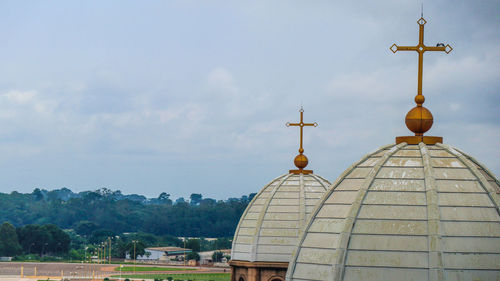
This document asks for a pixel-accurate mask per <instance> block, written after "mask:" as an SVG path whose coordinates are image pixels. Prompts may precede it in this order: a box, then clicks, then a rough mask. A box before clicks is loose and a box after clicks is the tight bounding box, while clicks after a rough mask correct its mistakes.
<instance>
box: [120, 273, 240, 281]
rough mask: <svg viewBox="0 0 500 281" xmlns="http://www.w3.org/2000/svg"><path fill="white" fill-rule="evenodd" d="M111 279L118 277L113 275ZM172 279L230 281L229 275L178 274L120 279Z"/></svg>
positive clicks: (123, 276) (147, 275)
mask: <svg viewBox="0 0 500 281" xmlns="http://www.w3.org/2000/svg"><path fill="white" fill-rule="evenodd" d="M113 277H115V278H116V277H119V275H115V276H113ZM169 277H172V278H173V279H174V280H193V281H210V280H213V281H229V280H231V274H230V273H179V274H168V273H163V274H135V275H122V278H144V279H163V280H168V278H169Z"/></svg>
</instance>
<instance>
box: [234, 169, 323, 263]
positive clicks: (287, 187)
mask: <svg viewBox="0 0 500 281" xmlns="http://www.w3.org/2000/svg"><path fill="white" fill-rule="evenodd" d="M329 185H330V183H329V182H328V181H327V180H325V179H323V178H321V177H319V176H317V175H315V174H286V175H282V176H280V177H278V178H276V179H274V180H273V181H271V182H270V183H269V184H268V185H266V186H265V187H264V188H263V189H262V190H261V191H260V192H259V193H258V194H257V195H256V196H255V197H254V198H253V200H252V202H250V204H249V205H248V207H247V208H246V210H245V212H244V213H243V215H242V216H241V219H240V222H239V224H238V227H237V229H236V232H235V234H234V240H233V248H232V252H231V259H232V260H233V261H234V260H239V261H249V262H258V261H266V262H286V263H288V262H289V261H290V258H291V256H292V251H293V249H294V248H295V246H296V245H297V240H298V238H299V237H300V235H301V233H302V230H303V228H304V226H305V224H306V221H307V219H308V218H309V216H310V213H311V212H312V210H313V209H314V206H315V205H316V203H317V202H318V201H319V199H320V198H321V196H322V195H323V194H324V193H325V192H326V190H327V188H328V186H329Z"/></svg>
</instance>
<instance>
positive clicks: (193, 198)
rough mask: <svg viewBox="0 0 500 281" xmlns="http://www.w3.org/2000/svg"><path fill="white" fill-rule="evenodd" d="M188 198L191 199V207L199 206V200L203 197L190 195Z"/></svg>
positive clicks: (195, 194) (197, 194) (196, 194)
mask: <svg viewBox="0 0 500 281" xmlns="http://www.w3.org/2000/svg"><path fill="white" fill-rule="evenodd" d="M189 198H190V199H191V200H190V202H189V203H190V204H191V206H197V205H199V204H200V202H201V199H203V196H202V195H201V194H199V193H191V196H190V197H189Z"/></svg>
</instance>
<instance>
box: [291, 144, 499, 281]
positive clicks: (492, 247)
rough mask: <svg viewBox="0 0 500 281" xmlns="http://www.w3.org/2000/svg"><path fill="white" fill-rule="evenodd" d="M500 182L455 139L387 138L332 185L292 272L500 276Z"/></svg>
mask: <svg viewBox="0 0 500 281" xmlns="http://www.w3.org/2000/svg"><path fill="white" fill-rule="evenodd" d="M499 192H500V187H499V181H498V180H497V179H496V178H495V176H494V175H493V174H492V173H491V172H490V171H488V169H486V168H485V167H484V166H482V165H481V164H479V163H478V162H477V161H476V160H475V159H473V158H472V157H470V156H468V155H466V154H465V153H463V152H461V151H459V150H458V149H455V148H453V147H451V146H448V145H443V144H439V143H437V144H435V145H426V144H424V143H420V144H419V145H408V144H406V143H400V144H398V145H389V146H385V147H382V148H380V149H379V150H378V151H376V152H374V153H371V154H369V155H367V156H365V157H363V158H362V159H361V160H360V161H359V162H357V163H355V164H354V165H352V166H351V167H350V168H348V169H347V170H346V171H345V172H344V173H343V174H342V175H340V177H339V178H338V179H337V180H336V181H335V183H334V184H333V185H332V187H331V188H330V189H329V191H328V192H327V193H325V195H324V196H323V198H322V199H321V201H320V202H319V203H318V205H317V206H316V208H315V210H314V212H313V213H312V216H311V220H310V221H309V222H308V224H307V226H306V227H305V229H304V234H303V235H302V237H301V238H300V241H299V242H298V248H297V249H296V251H295V254H294V256H293V257H292V259H291V261H290V264H289V267H288V272H287V280H385V281H389V280H398V281H399V280H418V281H420V280H500V216H499V205H500V199H499V198H500V196H499V195H498V193H499Z"/></svg>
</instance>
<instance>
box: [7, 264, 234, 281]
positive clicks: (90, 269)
mask: <svg viewBox="0 0 500 281" xmlns="http://www.w3.org/2000/svg"><path fill="white" fill-rule="evenodd" d="M118 266H119V265H117V264H105V265H104V264H101V265H98V264H83V263H47V262H44V263H35V262H0V281H11V280H23V279H21V277H28V278H33V277H35V276H36V277H38V279H46V278H49V277H50V278H51V279H55V278H57V279H60V278H61V275H64V278H68V279H71V280H77V279H88V278H92V276H93V277H94V278H96V279H97V278H104V277H107V276H111V275H116V274H119V272H117V271H114V269H115V268H116V267H118ZM127 266H130V265H127ZM139 266H143V265H137V267H139ZM154 266H158V265H154ZM167 266H168V265H167ZM168 267H176V266H168ZM177 267H179V268H183V266H177ZM35 268H36V269H35ZM191 268H192V267H191ZM21 271H22V276H21ZM196 272H199V273H201V272H204V273H208V272H224V268H213V267H196V270H193V271H189V273H196ZM226 272H229V269H226ZM126 273H131V272H130V271H129V272H126V271H122V274H126ZM143 273H144V274H147V273H165V272H164V271H162V272H158V271H146V272H141V274H143ZM168 273H186V271H182V270H179V271H169V272H168ZM6 278H8V279H6ZM12 278H14V279H12ZM27 280H30V279H27ZM31 280H33V279H31Z"/></svg>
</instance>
